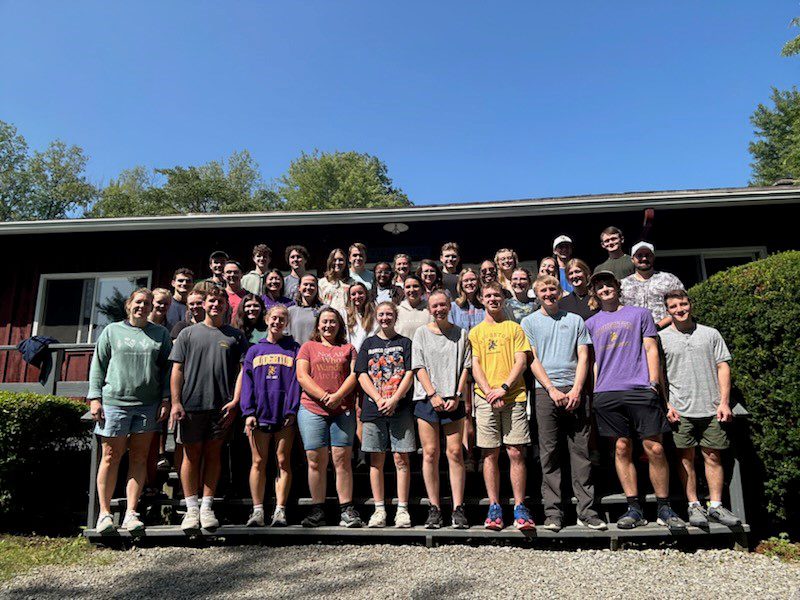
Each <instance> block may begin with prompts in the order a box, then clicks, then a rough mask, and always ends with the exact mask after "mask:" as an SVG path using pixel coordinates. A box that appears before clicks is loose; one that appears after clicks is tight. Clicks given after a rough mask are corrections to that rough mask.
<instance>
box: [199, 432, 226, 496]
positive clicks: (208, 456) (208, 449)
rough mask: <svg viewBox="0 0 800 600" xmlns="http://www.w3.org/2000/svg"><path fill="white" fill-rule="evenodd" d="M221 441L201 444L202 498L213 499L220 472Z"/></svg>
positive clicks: (222, 441) (216, 440) (223, 441)
mask: <svg viewBox="0 0 800 600" xmlns="http://www.w3.org/2000/svg"><path fill="white" fill-rule="evenodd" d="M223 443H225V440H223V439H213V440H209V441H207V442H206V443H205V444H203V497H204V498H208V497H212V498H213V497H214V493H215V492H216V491H217V483H219V474H220V472H221V471H222V461H221V457H220V455H221V453H222V444H223Z"/></svg>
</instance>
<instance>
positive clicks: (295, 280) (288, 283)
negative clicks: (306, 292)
mask: <svg viewBox="0 0 800 600" xmlns="http://www.w3.org/2000/svg"><path fill="white" fill-rule="evenodd" d="M299 285H300V278H299V277H295V276H294V275H292V274H291V273H289V274H288V275H287V276H286V277H284V279H283V295H284V296H286V297H287V298H291V299H292V300H294V295H295V294H296V293H297V288H298V286H299Z"/></svg>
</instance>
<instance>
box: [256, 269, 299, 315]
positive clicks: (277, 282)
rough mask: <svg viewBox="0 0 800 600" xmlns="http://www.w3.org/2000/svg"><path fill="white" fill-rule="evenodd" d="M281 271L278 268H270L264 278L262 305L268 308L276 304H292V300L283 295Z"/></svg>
mask: <svg viewBox="0 0 800 600" xmlns="http://www.w3.org/2000/svg"><path fill="white" fill-rule="evenodd" d="M284 283H285V281H284V279H283V273H281V272H280V270H278V269H270V270H269V271H267V275H266V277H265V278H264V296H263V297H262V298H261V299H262V300H263V301H264V307H265V308H266V309H270V308H272V307H273V306H275V305H276V304H280V305H282V306H287V307H288V306H293V305H294V300H292V299H291V298H287V297H286V296H284V295H283V289H284Z"/></svg>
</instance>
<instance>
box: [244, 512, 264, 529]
mask: <svg viewBox="0 0 800 600" xmlns="http://www.w3.org/2000/svg"><path fill="white" fill-rule="evenodd" d="M245 527H264V511H263V510H253V514H252V515H250V518H249V519H247V523H246V524H245Z"/></svg>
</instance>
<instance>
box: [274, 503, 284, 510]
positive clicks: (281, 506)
mask: <svg viewBox="0 0 800 600" xmlns="http://www.w3.org/2000/svg"><path fill="white" fill-rule="evenodd" d="M275 510H286V506H285V505H283V504H276V505H275Z"/></svg>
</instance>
